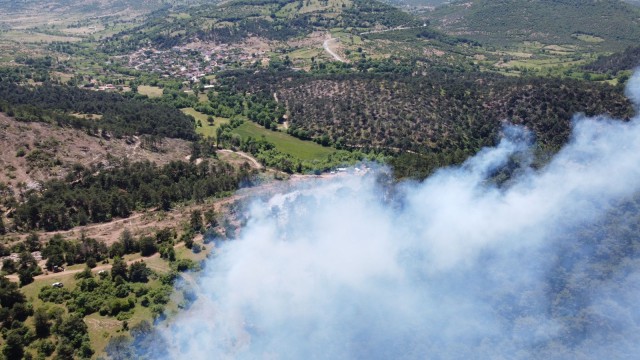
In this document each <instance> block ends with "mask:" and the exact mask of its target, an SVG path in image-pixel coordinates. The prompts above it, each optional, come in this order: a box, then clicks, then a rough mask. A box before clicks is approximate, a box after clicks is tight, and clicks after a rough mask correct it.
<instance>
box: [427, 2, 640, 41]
mask: <svg viewBox="0 0 640 360" xmlns="http://www.w3.org/2000/svg"><path fill="white" fill-rule="evenodd" d="M430 17H431V18H432V19H433V20H434V21H435V22H437V23H439V25H440V27H441V28H442V29H443V30H445V31H447V32H449V33H452V34H456V35H463V36H467V37H471V38H473V39H476V40H479V41H481V42H484V43H490V44H505V43H507V44H508V43H513V42H519V41H540V42H542V43H546V44H576V45H583V46H591V47H599V48H608V49H617V50H621V49H623V48H624V47H626V46H628V45H633V44H634V43H636V42H637V39H639V38H640V10H638V9H637V8H636V7H634V6H632V5H629V4H627V3H625V2H622V1H619V0H491V1H489V0H475V1H471V2H468V1H467V2H455V3H453V4H451V5H448V6H444V7H442V8H440V9H438V10H436V11H435V12H434V13H432V14H431V15H430Z"/></svg>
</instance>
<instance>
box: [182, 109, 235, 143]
mask: <svg viewBox="0 0 640 360" xmlns="http://www.w3.org/2000/svg"><path fill="white" fill-rule="evenodd" d="M182 112H183V113H185V114H187V115H191V116H193V117H194V118H195V119H196V120H200V124H201V125H202V126H198V127H196V132H197V133H198V134H201V135H202V136H204V137H210V138H215V137H216V129H217V128H219V127H220V125H222V124H228V123H229V119H227V118H223V117H219V116H214V117H213V118H214V121H213V125H209V122H208V121H207V119H208V118H209V116H207V115H205V114H203V113H201V112H198V111H196V110H195V109H194V108H185V109H182Z"/></svg>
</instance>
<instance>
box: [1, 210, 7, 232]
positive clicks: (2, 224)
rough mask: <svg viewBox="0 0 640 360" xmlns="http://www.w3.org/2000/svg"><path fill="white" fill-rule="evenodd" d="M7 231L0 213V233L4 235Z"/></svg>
mask: <svg viewBox="0 0 640 360" xmlns="http://www.w3.org/2000/svg"><path fill="white" fill-rule="evenodd" d="M6 233H7V228H6V227H5V226H4V219H3V218H2V215H0V235H4V234H6Z"/></svg>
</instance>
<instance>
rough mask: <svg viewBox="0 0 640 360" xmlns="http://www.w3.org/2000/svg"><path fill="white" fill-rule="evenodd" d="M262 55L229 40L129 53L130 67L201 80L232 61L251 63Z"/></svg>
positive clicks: (167, 75) (143, 49)
mask: <svg viewBox="0 0 640 360" xmlns="http://www.w3.org/2000/svg"><path fill="white" fill-rule="evenodd" d="M259 55H262V54H255V53H254V54H251V53H249V52H248V51H247V50H245V49H243V48H242V47H231V46H229V45H227V44H221V45H214V44H209V43H200V44H198V45H193V44H190V45H189V46H175V47H173V48H171V49H169V50H158V49H153V48H142V49H140V50H138V51H136V52H134V53H132V54H130V55H129V67H131V68H134V69H136V70H141V71H147V72H153V73H157V74H161V75H162V76H164V77H173V78H182V79H185V80H191V81H198V80H199V79H200V78H202V77H204V76H206V75H209V74H214V73H215V72H217V71H220V70H224V69H225V67H227V66H228V65H229V64H233V63H241V64H249V63H253V62H255V61H256V59H257V58H258V56H259Z"/></svg>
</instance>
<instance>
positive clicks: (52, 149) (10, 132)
mask: <svg viewBox="0 0 640 360" xmlns="http://www.w3.org/2000/svg"><path fill="white" fill-rule="evenodd" d="M96 121H99V120H96ZM20 149H22V150H20ZM19 151H20V153H19ZM189 153H190V147H189V143H188V142H187V141H184V140H177V139H164V140H162V142H161V143H160V144H159V146H158V151H151V150H148V149H145V148H144V147H143V146H142V143H141V140H140V138H138V137H131V138H128V139H110V140H107V139H104V138H100V137H96V136H90V135H88V134H87V133H86V132H84V131H82V130H75V129H70V128H62V127H58V126H54V125H51V124H46V123H24V122H19V121H16V120H15V119H13V118H10V117H8V116H6V115H5V114H2V113H0V183H5V184H7V185H9V186H11V187H12V188H14V190H16V189H17V188H19V187H21V186H22V185H19V184H23V185H24V186H26V187H27V188H30V187H37V186H38V182H41V181H44V180H47V179H51V178H61V177H63V176H64V175H65V174H66V173H67V172H68V171H69V169H70V168H71V166H72V165H73V164H75V163H79V164H82V165H83V166H90V165H96V164H100V163H101V164H103V165H105V166H109V165H111V163H112V162H113V161H114V160H117V161H119V160H122V159H128V160H129V161H131V162H134V161H143V160H149V161H151V162H155V163H157V164H159V165H162V164H165V163H168V162H170V161H173V160H181V159H184V157H185V156H187V155H188V154H189ZM38 154H39V155H40V156H36V155H38ZM30 155H31V156H30Z"/></svg>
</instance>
